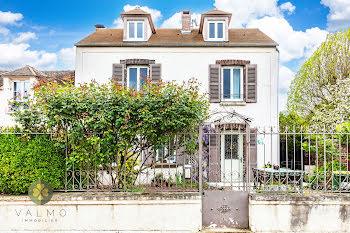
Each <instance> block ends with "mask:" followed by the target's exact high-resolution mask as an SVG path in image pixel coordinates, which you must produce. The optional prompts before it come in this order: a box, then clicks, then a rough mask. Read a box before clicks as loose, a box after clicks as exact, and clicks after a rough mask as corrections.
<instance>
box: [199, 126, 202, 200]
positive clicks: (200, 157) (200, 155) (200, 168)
mask: <svg viewBox="0 0 350 233" xmlns="http://www.w3.org/2000/svg"><path fill="white" fill-rule="evenodd" d="M202 141H203V125H202V124H201V125H199V134H198V143H199V148H198V177H199V178H198V188H199V193H200V194H201V195H202V194H203V168H202V157H203V142H202Z"/></svg>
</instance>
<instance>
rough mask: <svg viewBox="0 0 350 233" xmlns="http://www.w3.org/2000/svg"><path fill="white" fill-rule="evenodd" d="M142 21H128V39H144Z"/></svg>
mask: <svg viewBox="0 0 350 233" xmlns="http://www.w3.org/2000/svg"><path fill="white" fill-rule="evenodd" d="M143 24H144V22H143V21H128V40H144V38H143V35H144V33H143Z"/></svg>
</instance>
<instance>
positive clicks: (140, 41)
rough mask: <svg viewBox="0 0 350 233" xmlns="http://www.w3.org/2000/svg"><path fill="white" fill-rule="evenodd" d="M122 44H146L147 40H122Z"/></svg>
mask: <svg viewBox="0 0 350 233" xmlns="http://www.w3.org/2000/svg"><path fill="white" fill-rule="evenodd" d="M123 42H126V43H142V42H147V40H145V39H142V40H131V39H127V40H124V41H123Z"/></svg>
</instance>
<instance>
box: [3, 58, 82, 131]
mask: <svg viewBox="0 0 350 233" xmlns="http://www.w3.org/2000/svg"><path fill="white" fill-rule="evenodd" d="M74 76H75V72H74V71H70V70H68V71H39V70H37V69H35V68H34V67H31V66H29V65H26V66H24V67H22V68H19V69H15V70H12V71H0V100H1V101H0V119H1V122H0V127H6V126H12V125H14V124H15V122H14V120H13V117H12V116H11V114H12V113H13V111H14V109H13V108H12V106H11V105H10V104H9V102H10V101H12V100H17V101H27V97H28V96H30V95H33V94H34V91H33V89H32V88H33V87H34V86H35V85H36V84H37V83H38V81H40V80H41V82H49V81H56V82H59V83H63V81H64V80H65V81H73V82H74Z"/></svg>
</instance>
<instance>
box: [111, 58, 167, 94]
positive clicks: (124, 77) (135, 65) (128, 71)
mask: <svg viewBox="0 0 350 233" xmlns="http://www.w3.org/2000/svg"><path fill="white" fill-rule="evenodd" d="M161 76H162V69H161V64H155V63H154V60H148V59H126V60H121V61H120V63H119V64H118V63H116V64H113V71H112V80H113V81H115V82H116V83H117V84H118V85H120V86H122V87H125V88H128V87H129V88H130V87H131V88H134V89H136V90H139V89H140V88H142V85H143V82H144V80H145V78H148V77H150V78H151V80H152V83H158V82H160V81H161V80H162V77H161ZM135 87H136V88H135Z"/></svg>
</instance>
